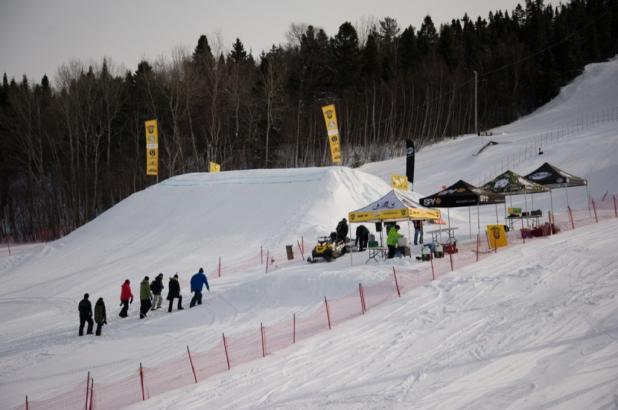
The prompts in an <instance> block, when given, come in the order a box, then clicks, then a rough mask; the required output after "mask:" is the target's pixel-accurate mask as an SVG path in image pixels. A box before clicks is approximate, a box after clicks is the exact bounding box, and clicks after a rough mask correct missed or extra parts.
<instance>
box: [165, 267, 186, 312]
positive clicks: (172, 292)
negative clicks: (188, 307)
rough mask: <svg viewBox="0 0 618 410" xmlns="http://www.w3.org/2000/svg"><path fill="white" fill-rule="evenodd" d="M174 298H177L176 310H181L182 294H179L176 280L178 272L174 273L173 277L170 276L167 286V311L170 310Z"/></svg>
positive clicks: (178, 284)
mask: <svg viewBox="0 0 618 410" xmlns="http://www.w3.org/2000/svg"><path fill="white" fill-rule="evenodd" d="M174 298H178V310H182V309H183V307H182V296H180V282H178V274H175V275H174V277H173V278H170V282H169V285H168V286H167V300H169V301H170V306H169V308H168V309H167V311H168V312H171V311H172V305H173V304H174Z"/></svg>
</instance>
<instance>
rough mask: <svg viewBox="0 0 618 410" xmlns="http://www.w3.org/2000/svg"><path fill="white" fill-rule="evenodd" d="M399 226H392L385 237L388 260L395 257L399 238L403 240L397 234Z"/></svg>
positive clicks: (401, 236)
mask: <svg viewBox="0 0 618 410" xmlns="http://www.w3.org/2000/svg"><path fill="white" fill-rule="evenodd" d="M399 229H400V228H399V225H395V226H392V227H391V229H389V230H388V236H387V237H386V246H388V259H392V258H394V257H395V252H396V251H397V241H398V240H399V238H403V235H401V234H400V233H399Z"/></svg>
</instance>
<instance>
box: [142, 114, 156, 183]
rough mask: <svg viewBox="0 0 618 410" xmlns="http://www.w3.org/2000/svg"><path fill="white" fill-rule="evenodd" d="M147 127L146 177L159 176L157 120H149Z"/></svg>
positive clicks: (146, 123)
mask: <svg viewBox="0 0 618 410" xmlns="http://www.w3.org/2000/svg"><path fill="white" fill-rule="evenodd" d="M145 126H146V175H158V174H159V128H158V126H157V120H148V121H146V122H145Z"/></svg>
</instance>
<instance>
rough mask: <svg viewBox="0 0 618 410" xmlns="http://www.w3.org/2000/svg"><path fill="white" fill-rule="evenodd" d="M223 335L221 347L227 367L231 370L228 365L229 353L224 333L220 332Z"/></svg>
mask: <svg viewBox="0 0 618 410" xmlns="http://www.w3.org/2000/svg"><path fill="white" fill-rule="evenodd" d="M222 335H223V349H225V361H226V362H227V369H228V370H231V369H232V367H231V366H230V355H229V353H228V351H227V341H226V340H225V333H222Z"/></svg>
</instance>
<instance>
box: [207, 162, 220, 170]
mask: <svg viewBox="0 0 618 410" xmlns="http://www.w3.org/2000/svg"><path fill="white" fill-rule="evenodd" d="M208 171H210V172H221V165H219V164H217V163H216V162H209V163H208Z"/></svg>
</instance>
